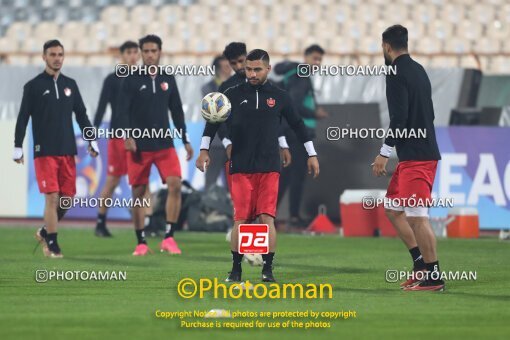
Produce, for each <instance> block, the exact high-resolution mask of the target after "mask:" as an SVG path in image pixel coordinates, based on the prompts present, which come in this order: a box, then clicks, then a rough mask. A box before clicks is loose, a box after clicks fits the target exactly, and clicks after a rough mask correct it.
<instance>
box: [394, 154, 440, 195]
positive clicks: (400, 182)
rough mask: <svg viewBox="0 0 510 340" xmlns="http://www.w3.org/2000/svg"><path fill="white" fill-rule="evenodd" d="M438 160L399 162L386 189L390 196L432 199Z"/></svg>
mask: <svg viewBox="0 0 510 340" xmlns="http://www.w3.org/2000/svg"><path fill="white" fill-rule="evenodd" d="M436 168H437V161H403V162H399V163H398V165H397V168H396V169H395V172H394V173H393V176H391V181H390V185H389V186H388V190H387V191H386V197H388V198H404V199H409V198H411V197H414V198H416V199H422V200H425V199H431V198H432V197H431V192H432V185H433V184H434V178H435V177H436Z"/></svg>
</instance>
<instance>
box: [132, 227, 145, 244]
mask: <svg viewBox="0 0 510 340" xmlns="http://www.w3.org/2000/svg"><path fill="white" fill-rule="evenodd" d="M135 233H136V238H137V240H138V244H142V243H143V244H147V241H145V229H140V230H135Z"/></svg>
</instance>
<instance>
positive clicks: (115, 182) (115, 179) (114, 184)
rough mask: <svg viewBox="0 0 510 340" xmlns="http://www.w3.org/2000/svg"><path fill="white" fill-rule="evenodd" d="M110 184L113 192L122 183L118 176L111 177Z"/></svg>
mask: <svg viewBox="0 0 510 340" xmlns="http://www.w3.org/2000/svg"><path fill="white" fill-rule="evenodd" d="M109 182H110V183H109V184H110V188H111V189H112V190H113V189H115V188H116V187H117V185H119V183H120V177H118V176H110V177H109Z"/></svg>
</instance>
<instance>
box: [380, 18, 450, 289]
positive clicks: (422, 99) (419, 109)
mask: <svg viewBox="0 0 510 340" xmlns="http://www.w3.org/2000/svg"><path fill="white" fill-rule="evenodd" d="M382 47H383V52H384V59H385V62H386V65H395V66H396V67H397V74H396V75H387V76H386V98H387V100H388V109H389V112H390V127H389V129H390V130H392V131H393V133H394V134H395V132H396V131H397V130H407V131H410V130H413V129H414V130H419V129H420V130H421V129H425V131H426V138H393V137H391V136H388V137H387V138H386V140H385V141H384V144H383V146H382V148H381V150H380V153H379V155H378V156H377V157H376V158H375V160H374V163H373V164H372V166H373V168H372V170H373V173H374V175H375V176H381V175H385V174H386V163H387V162H388V157H389V156H390V155H391V153H392V151H393V147H396V148H397V155H398V159H399V163H398V165H397V168H396V169H395V172H394V173H393V176H392V177H391V181H390V184H389V186H388V190H387V192H386V198H388V199H395V201H396V200H397V199H398V200H399V202H403V203H402V205H401V206H394V205H393V204H391V205H389V204H386V202H385V211H386V216H388V218H389V219H390V221H391V223H392V224H393V226H394V227H395V229H396V230H397V232H398V234H399V237H400V238H401V239H402V241H403V242H404V243H405V245H406V246H407V248H408V249H409V253H410V254H411V257H412V258H413V271H414V272H415V273H416V272H423V273H426V274H427V275H414V277H411V278H410V279H409V280H407V281H405V282H403V283H402V284H401V288H402V289H404V290H443V289H444V281H443V280H441V278H440V271H439V262H438V260H437V253H436V237H435V235H434V231H433V230H432V227H431V226H430V222H429V215H428V210H429V207H428V206H426V205H424V204H423V203H421V204H418V205H416V206H410V203H411V200H410V199H413V201H422V202H426V201H428V200H430V199H431V191H432V185H433V184H434V177H435V175H436V168H437V161H438V160H439V159H441V154H440V153H439V148H438V146H437V142H436V134H435V130H434V107H433V104H432V89H431V85H430V80H429V77H428V76H427V73H426V72H425V69H424V68H423V67H422V66H421V65H420V64H418V63H417V62H416V61H414V60H413V59H412V58H411V56H410V55H409V52H408V51H407V29H406V28H405V27H403V26H401V25H394V26H391V27H389V28H387V29H386V30H385V31H384V33H383V34H382ZM390 137H391V138H390ZM395 201H394V202H395ZM388 203H389V202H388ZM421 277H423V278H425V279H424V280H420V279H419V278H421Z"/></svg>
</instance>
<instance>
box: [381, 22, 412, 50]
mask: <svg viewBox="0 0 510 340" xmlns="http://www.w3.org/2000/svg"><path fill="white" fill-rule="evenodd" d="M382 40H383V42H385V43H387V44H389V45H390V46H391V48H392V49H394V50H395V51H400V50H407V28H405V27H404V26H402V25H393V26H390V27H388V28H387V29H386V30H385V31H384V32H383V34H382Z"/></svg>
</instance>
